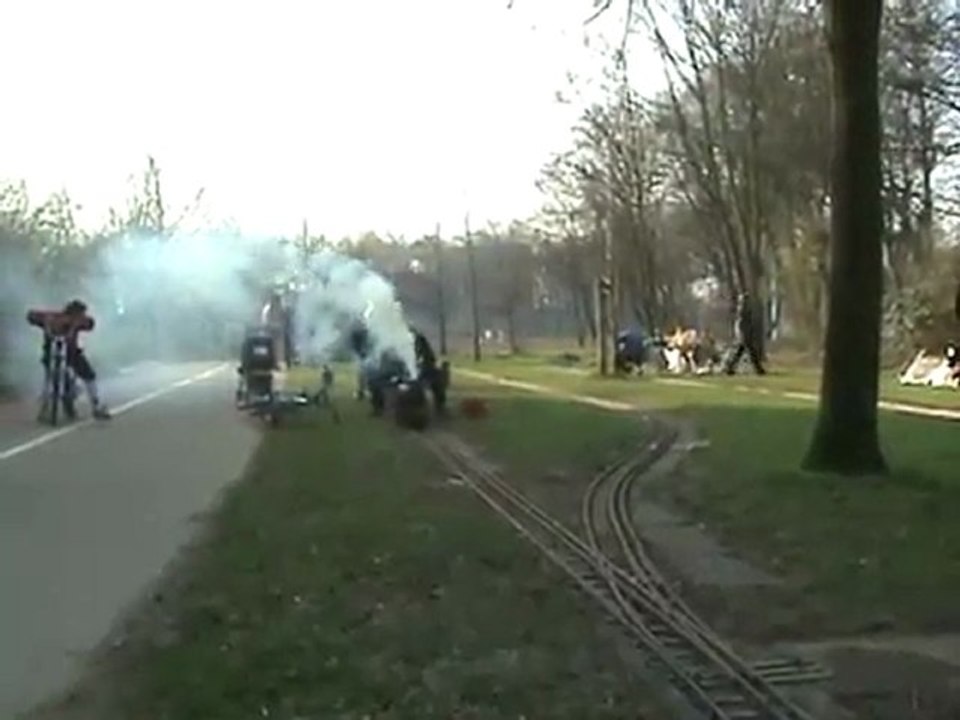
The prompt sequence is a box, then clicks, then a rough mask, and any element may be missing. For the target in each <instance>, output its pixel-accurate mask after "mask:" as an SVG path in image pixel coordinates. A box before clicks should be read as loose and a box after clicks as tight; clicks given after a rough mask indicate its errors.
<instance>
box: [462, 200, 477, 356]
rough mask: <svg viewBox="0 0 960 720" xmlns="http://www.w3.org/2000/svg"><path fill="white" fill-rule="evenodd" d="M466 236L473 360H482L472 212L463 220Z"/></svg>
mask: <svg viewBox="0 0 960 720" xmlns="http://www.w3.org/2000/svg"><path fill="white" fill-rule="evenodd" d="M463 229H464V238H465V241H466V245H467V264H468V265H469V267H470V305H471V310H472V311H473V360H474V362H480V360H481V353H480V301H479V291H478V290H477V261H476V258H475V257H474V253H473V238H472V237H471V235H470V213H469V212H468V213H467V214H466V215H465V216H464V220H463Z"/></svg>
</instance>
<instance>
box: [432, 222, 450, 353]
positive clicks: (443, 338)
mask: <svg viewBox="0 0 960 720" xmlns="http://www.w3.org/2000/svg"><path fill="white" fill-rule="evenodd" d="M433 250H434V253H435V254H436V258H437V324H438V325H439V331H440V354H441V355H446V354H447V302H446V297H444V284H445V282H446V278H445V277H444V272H443V269H444V268H443V247H442V245H441V243H440V224H439V223H437V232H436V237H435V238H434V240H433Z"/></svg>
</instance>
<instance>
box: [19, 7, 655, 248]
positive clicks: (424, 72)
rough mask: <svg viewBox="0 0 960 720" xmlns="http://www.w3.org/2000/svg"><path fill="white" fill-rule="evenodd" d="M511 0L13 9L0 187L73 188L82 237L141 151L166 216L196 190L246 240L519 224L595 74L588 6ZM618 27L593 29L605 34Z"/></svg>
mask: <svg viewBox="0 0 960 720" xmlns="http://www.w3.org/2000/svg"><path fill="white" fill-rule="evenodd" d="M506 5H507V2H506V0H336V1H334V0H299V1H298V0H270V2H267V1H266V0H264V1H263V2H243V1H242V0H192V1H189V0H166V1H165V2H150V3H147V2H144V1H143V0H83V1H82V2H77V1H76V0H59V1H55V0H7V1H6V2H5V3H4V13H3V15H4V25H5V29H4V39H3V43H0V67H3V68H4V69H5V71H6V72H5V73H4V93H5V98H4V110H3V113H2V114H0V158H2V163H0V178H2V179H8V180H10V179H12V180H18V179H24V180H26V181H27V183H28V187H29V188H30V190H31V192H32V194H34V195H36V196H42V195H44V194H47V193H49V192H51V191H54V190H57V189H60V188H65V189H67V190H68V191H69V192H70V194H71V195H72V196H73V197H74V198H75V199H76V201H78V202H80V203H82V205H83V207H84V210H83V215H82V219H83V220H84V222H85V223H86V224H89V225H96V224H97V223H98V222H99V221H100V220H101V218H102V217H103V216H104V215H105V213H106V209H107V208H108V207H109V206H111V205H119V204H120V203H121V202H122V199H123V197H124V196H125V194H126V193H127V182H128V178H129V176H130V175H131V174H132V173H134V172H139V171H140V170H141V168H142V167H143V166H144V165H145V157H146V155H147V154H148V153H152V154H153V155H154V156H155V157H156V158H157V160H158V162H159V164H160V166H161V169H162V171H163V177H164V181H165V190H166V193H167V195H168V198H169V200H170V202H171V204H172V205H174V206H177V205H182V204H185V203H186V202H187V201H188V200H189V198H190V197H191V196H193V195H194V194H195V193H196V191H197V189H198V188H201V187H203V188H205V189H206V200H205V210H206V212H207V214H208V215H209V216H210V218H211V219H213V220H227V219H229V220H232V221H233V222H235V223H236V224H238V225H239V226H240V227H241V228H243V229H244V230H246V231H248V232H251V233H270V234H272V233H290V232H294V231H296V230H298V229H299V227H300V224H301V222H302V219H304V218H306V219H307V220H308V221H309V223H310V226H311V228H312V229H313V230H315V231H317V232H325V233H326V234H328V235H330V236H334V237H339V236H342V235H344V234H355V233H358V232H362V231H364V230H367V229H372V230H376V231H379V232H386V231H392V232H394V233H397V234H401V233H402V234H406V235H407V236H416V235H419V234H422V233H426V232H428V231H432V229H433V226H434V223H436V222H437V221H441V222H442V223H443V224H444V226H445V227H446V228H448V229H449V232H450V233H452V232H457V231H459V230H460V227H461V226H462V217H463V214H464V211H465V210H466V209H467V207H468V206H469V207H470V208H471V212H472V215H473V216H474V217H475V218H476V220H477V222H478V223H480V222H482V221H483V220H484V219H487V218H494V219H507V218H510V217H518V216H520V217H522V216H526V215H528V214H529V213H531V212H533V211H534V210H535V209H536V208H537V207H538V206H539V204H540V198H539V197H538V194H537V191H536V189H535V188H534V186H533V183H534V180H535V179H536V176H537V173H538V171H539V168H540V167H541V166H542V165H543V163H544V162H545V161H546V159H547V158H548V156H549V155H550V153H551V152H552V151H555V150H559V149H562V148H563V147H564V146H565V145H566V143H567V138H568V134H569V127H570V125H571V123H572V122H573V121H574V120H575V115H576V108H575V107H571V106H563V105H559V104H558V103H557V102H556V100H555V93H556V91H557V90H560V89H562V88H564V87H565V82H566V81H565V77H566V73H567V72H568V71H574V72H577V73H579V74H581V75H582V76H585V77H586V76H591V75H596V74H598V73H599V68H600V66H599V63H600V60H599V57H598V52H597V50H596V48H595V46H593V47H590V48H586V47H584V43H583V33H584V29H583V26H582V21H583V19H584V18H585V17H586V16H587V15H588V14H589V11H590V5H591V3H590V2H589V0H515V3H514V8H513V9H512V10H509V11H508V10H507V9H506ZM620 23H621V20H620V18H619V17H617V16H616V15H610V16H609V17H607V18H604V19H603V22H602V23H599V24H597V25H596V26H592V27H593V31H592V32H594V33H609V36H610V37H611V38H613V39H614V40H615V39H616V37H617V36H618V34H619V32H620V30H621V25H620ZM634 67H640V68H641V69H645V70H646V72H647V73H648V74H650V75H651V77H650V78H648V81H649V82H656V76H658V74H659V70H658V69H656V68H654V67H653V64H652V63H647V64H646V67H645V65H644V62H643V58H641V61H640V62H639V63H636V62H635V64H634ZM639 82H640V83H641V84H643V83H644V82H645V81H644V79H643V78H639ZM174 209H175V208H174Z"/></svg>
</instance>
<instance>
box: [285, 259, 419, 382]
mask: <svg viewBox="0 0 960 720" xmlns="http://www.w3.org/2000/svg"><path fill="white" fill-rule="evenodd" d="M299 281H300V285H301V287H302V290H301V291H300V293H299V298H298V301H297V304H296V307H295V315H294V317H295V331H296V338H297V342H298V344H299V347H300V348H301V351H302V352H304V353H305V354H308V355H310V356H313V357H315V358H318V359H320V360H327V359H329V358H331V357H333V356H334V355H335V354H336V353H337V351H338V350H339V347H340V343H341V342H342V339H343V332H344V331H345V330H347V329H348V327H349V325H350V324H351V323H355V322H358V321H362V322H363V324H364V326H365V327H366V329H367V330H368V331H369V333H370V341H371V348H370V349H371V353H370V358H371V360H374V361H375V360H377V359H379V357H380V355H381V353H383V352H384V351H392V352H394V353H396V354H397V356H398V357H399V358H400V359H401V360H402V361H403V362H404V363H405V364H406V366H407V368H408V370H411V371H412V370H413V368H414V365H415V362H414V349H413V338H412V336H411V334H410V330H409V327H408V325H407V322H406V319H405V318H404V315H403V309H402V307H401V306H400V303H399V301H398V300H397V296H396V293H395V291H394V288H393V286H392V285H391V284H390V283H389V282H388V281H387V280H386V278H384V277H383V276H382V275H380V274H379V273H377V272H375V271H374V270H372V269H371V268H370V266H369V265H367V264H366V263H364V262H361V261H360V260H357V259H355V258H349V257H344V256H343V255H339V254H338V253H335V252H333V251H330V250H324V251H322V252H320V253H318V254H317V255H315V256H313V257H312V258H310V260H309V261H308V262H307V263H306V267H305V268H303V269H302V270H301V271H300V273H299Z"/></svg>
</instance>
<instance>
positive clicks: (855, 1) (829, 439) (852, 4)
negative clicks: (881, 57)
mask: <svg viewBox="0 0 960 720" xmlns="http://www.w3.org/2000/svg"><path fill="white" fill-rule="evenodd" d="M882 8H883V2H882V0H827V2H826V4H825V8H824V9H825V12H826V13H827V17H826V20H827V31H828V33H829V42H830V59H831V62H832V66H833V135H834V157H833V175H832V185H833V188H832V193H831V200H832V202H831V238H830V286H829V287H830V300H829V310H828V315H827V331H826V341H825V344H824V358H823V377H822V380H821V386H820V411H819V416H818V418H817V424H816V428H815V430H814V435H813V440H812V443H811V445H810V449H809V450H808V452H807V456H806V458H805V460H804V467H805V468H806V469H808V470H816V471H826V472H837V473H843V474H849V475H856V474H864V475H866V474H874V473H882V472H885V471H886V463H885V462H884V459H883V454H882V453H881V452H880V442H879V439H878V437H877V400H878V394H879V389H878V384H879V374H880V320H881V310H882V301H883V253H882V244H881V239H882V238H881V235H882V232H883V208H882V205H881V196H880V192H881V168H880V130H881V127H880V104H879V99H878V77H877V72H878V68H877V65H878V51H879V48H878V46H879V35H880V16H881V14H882Z"/></svg>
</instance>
